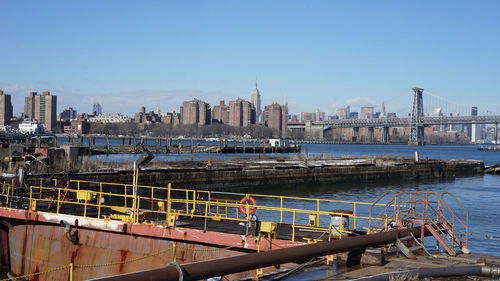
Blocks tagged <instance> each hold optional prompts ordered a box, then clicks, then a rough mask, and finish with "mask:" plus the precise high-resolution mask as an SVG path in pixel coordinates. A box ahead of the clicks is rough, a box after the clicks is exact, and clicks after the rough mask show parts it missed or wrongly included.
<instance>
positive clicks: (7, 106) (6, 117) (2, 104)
mask: <svg viewBox="0 0 500 281" xmlns="http://www.w3.org/2000/svg"><path fill="white" fill-rule="evenodd" d="M10 118H12V102H11V97H10V95H7V94H4V92H3V91H2V90H0V125H2V126H5V125H8V124H9V123H10Z"/></svg>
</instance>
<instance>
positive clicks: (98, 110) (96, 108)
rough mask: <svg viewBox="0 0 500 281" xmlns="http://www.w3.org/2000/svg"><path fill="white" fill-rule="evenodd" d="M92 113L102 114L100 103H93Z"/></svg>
mask: <svg viewBox="0 0 500 281" xmlns="http://www.w3.org/2000/svg"><path fill="white" fill-rule="evenodd" d="M92 113H94V115H101V114H102V106H101V104H100V103H98V102H96V103H94V105H93V106H92Z"/></svg>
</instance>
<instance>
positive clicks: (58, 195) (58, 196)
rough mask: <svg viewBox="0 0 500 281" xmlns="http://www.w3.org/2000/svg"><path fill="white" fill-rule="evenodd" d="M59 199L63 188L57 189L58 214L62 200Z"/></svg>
mask: <svg viewBox="0 0 500 281" xmlns="http://www.w3.org/2000/svg"><path fill="white" fill-rule="evenodd" d="M59 200H61V189H60V188H58V189H57V212H56V213H57V214H59V202H60V201H59Z"/></svg>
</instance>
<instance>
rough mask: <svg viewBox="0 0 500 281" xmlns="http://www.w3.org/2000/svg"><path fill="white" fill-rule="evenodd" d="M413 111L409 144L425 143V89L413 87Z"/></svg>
mask: <svg viewBox="0 0 500 281" xmlns="http://www.w3.org/2000/svg"><path fill="white" fill-rule="evenodd" d="M412 90H413V92H415V94H414V96H413V111H412V113H411V116H410V140H409V141H408V145H424V100H423V97H422V92H423V91H424V89H421V88H413V89H412Z"/></svg>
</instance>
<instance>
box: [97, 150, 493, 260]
mask: <svg viewBox="0 0 500 281" xmlns="http://www.w3.org/2000/svg"><path fill="white" fill-rule="evenodd" d="M477 148H478V146H472V145H468V146H447V145H429V146H423V147H414V146H406V145H334V144H306V145H302V155H303V156H304V157H305V156H306V155H308V156H310V157H314V156H317V157H319V156H321V155H323V156H370V157H379V156H383V155H391V156H405V157H414V155H415V151H418V152H419V154H420V157H421V158H432V159H465V160H482V161H484V163H485V165H486V166H492V165H495V164H500V151H479V150H478V149H477ZM295 155H296V154H288V155H287V154H276V155H272V154H268V155H266V157H284V156H285V157H286V156H295ZM134 157H136V156H132V155H110V156H93V158H97V159H100V160H104V159H106V160H107V161H130V160H133V159H132V158H134ZM235 157H255V155H254V154H198V155H196V154H195V155H190V154H184V155H175V154H162V155H157V157H156V159H155V160H159V161H164V160H176V159H190V158H195V159H209V158H235ZM388 189H391V190H394V191H395V192H398V191H401V190H403V189H407V190H415V191H435V192H437V193H442V192H444V191H447V192H450V193H452V194H453V195H454V196H456V198H457V199H458V200H459V201H460V202H461V203H462V204H463V205H464V206H465V207H466V208H467V209H468V211H469V214H470V217H469V227H470V233H471V236H470V238H469V244H470V250H471V251H472V252H475V253H483V254H491V255H499V253H500V241H498V240H495V239H486V238H484V236H485V235H486V236H489V237H494V238H496V239H498V238H500V175H496V176H494V175H483V176H475V177H458V178H455V179H452V180H446V181H442V180H440V181H411V182H408V181H406V182H397V181H394V182H349V183H342V184H333V185H332V184H322V185H312V186H311V185H310V184H309V185H304V184H297V185H296V186H283V187H278V188H276V189H274V190H269V189H266V188H264V187H263V188H261V189H257V190H256V191H257V192H259V193H261V194H263V193H266V192H269V193H273V194H277V193H279V194H280V195H287V196H300V197H311V198H325V199H326V198H328V199H337V200H352V201H363V202H373V200H374V199H375V198H377V197H378V196H379V195H380V194H382V193H383V192H384V191H386V190H388Z"/></svg>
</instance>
